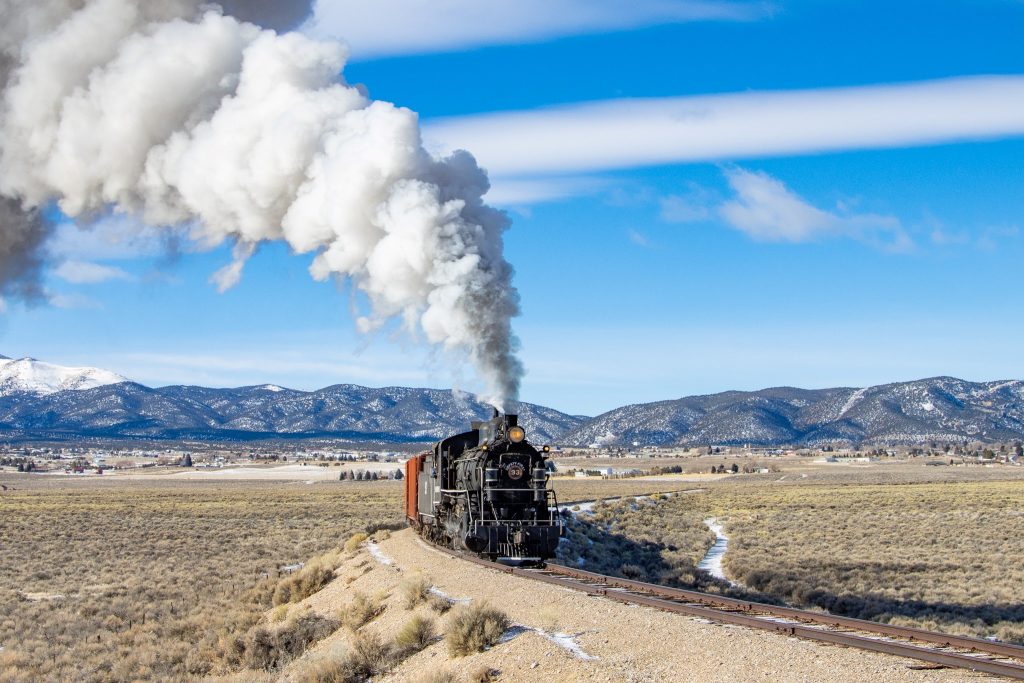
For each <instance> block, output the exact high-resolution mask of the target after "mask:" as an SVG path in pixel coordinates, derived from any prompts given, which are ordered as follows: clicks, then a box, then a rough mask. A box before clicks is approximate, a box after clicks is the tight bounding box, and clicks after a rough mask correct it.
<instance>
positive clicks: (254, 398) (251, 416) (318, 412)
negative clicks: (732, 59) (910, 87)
mask: <svg viewBox="0 0 1024 683" xmlns="http://www.w3.org/2000/svg"><path fill="white" fill-rule="evenodd" d="M490 412H491V409H490V407H489V406H487V405H485V404H483V403H481V402H480V401H478V400H477V399H476V398H475V397H474V396H472V395H468V394H462V393H458V392H453V391H447V390H440V389H413V388H406V387H384V388H370V387H363V386H357V385H354V384H337V385H334V386H330V387H325V388H323V389H318V390H316V391H298V390H295V389H286V388H284V387H279V386H276V385H273V384H263V385H259V386H250V387H238V388H233V389H211V388H207V387H196V386H169V387H161V388H157V389H154V388H150V387H146V386H143V385H141V384H137V383H135V382H132V381H129V380H127V379H125V378H124V377H122V376H120V375H118V374H116V373H113V372H110V371H108V370H102V369H99V368H68V367H63V366H59V365H53V364H50V363H44V362H41V361H37V360H34V359H31V358H22V359H20V360H11V359H9V358H6V357H0V439H12V440H21V439H36V440H44V439H45V440H73V439H77V438H83V437H93V438H100V439H165V440H169V439H206V440H240V441H241V440H256V439H273V438H310V439H316V438H337V439H346V440H351V441H385V442H393V443H399V442H429V441H434V440H436V439H439V438H442V437H444V436H448V435H450V434H454V433H457V432H461V431H464V430H465V429H467V428H468V426H469V423H470V421H472V420H478V419H482V418H487V417H489V416H490ZM510 412H518V413H519V420H520V423H521V424H523V426H524V427H525V428H526V430H527V433H528V434H529V438H530V439H531V440H532V441H534V442H535V443H559V444H564V445H572V446H590V445H594V444H600V445H630V444H634V443H636V444H641V445H742V444H751V445H759V446H779V445H789V444H793V445H816V444H823V443H839V442H853V443H859V442H869V443H924V442H928V441H933V440H934V441H1006V440H1014V439H1022V438H1024V381H1020V380H1010V381H1001V382H980V383H975V382H966V381H964V380H959V379H954V378H952V377H936V378H932V379H923V380H918V381H915V382H903V383H898V384H885V385H881V386H876V387H868V388H866V389H852V388H838V389H816V390H808V389H794V388H790V387H781V388H774V389H762V390H760V391H749V392H744V391H727V392H724V393H721V394H712V395H709V396H690V397H687V398H680V399H676V400H672V401H658V402H656V403H643V404H637V405H630V406H624V407H622V408H616V409H615V410H612V411H610V412H607V413H605V414H603V415H599V416H598V417H595V418H587V417H582V416H578V415H567V414H566V413H562V412H559V411H557V410H554V409H552V408H545V407H544V406H539V405H534V404H532V403H519V404H515V405H514V406H511V407H510Z"/></svg>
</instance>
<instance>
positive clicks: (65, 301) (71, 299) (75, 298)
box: [47, 292, 103, 310]
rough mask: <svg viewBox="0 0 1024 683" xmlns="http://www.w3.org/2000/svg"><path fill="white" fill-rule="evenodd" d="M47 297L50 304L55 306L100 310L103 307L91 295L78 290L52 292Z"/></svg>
mask: <svg viewBox="0 0 1024 683" xmlns="http://www.w3.org/2000/svg"><path fill="white" fill-rule="evenodd" d="M47 299H48V301H49V303H50V305H51V306H54V307H55V308H66V309H71V308H78V309H90V310H99V309H101V308H103V306H102V304H100V302H98V301H96V300H95V299H92V298H90V297H87V296H85V295H84V294H79V293H78V292H70V293H59V292H58V293H50V294H49V295H48V296H47Z"/></svg>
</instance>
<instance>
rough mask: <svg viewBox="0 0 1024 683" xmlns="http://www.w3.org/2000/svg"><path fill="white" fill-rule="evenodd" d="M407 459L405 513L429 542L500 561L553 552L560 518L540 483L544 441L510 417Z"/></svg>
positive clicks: (544, 472)
mask: <svg viewBox="0 0 1024 683" xmlns="http://www.w3.org/2000/svg"><path fill="white" fill-rule="evenodd" d="M470 427H471V428H470V430H469V431H468V432H464V433H462V434H456V435H455V436H450V437H448V438H447V439H443V440H441V441H438V442H437V443H436V444H434V447H433V448H432V449H431V450H430V451H428V452H426V453H422V454H420V455H417V456H415V457H413V458H411V459H410V460H409V461H408V462H407V463H406V470H405V487H406V488H405V491H406V496H405V514H406V517H407V518H408V521H409V524H410V525H411V526H413V527H415V528H416V529H417V530H418V531H419V533H420V534H421V535H422V536H424V537H425V538H426V539H427V540H429V541H431V542H432V543H437V544H440V545H445V546H448V547H451V548H455V549H456V550H468V551H470V552H473V553H477V554H478V555H480V556H482V557H488V558H490V559H491V560H496V561H498V562H502V563H505V564H515V565H524V564H533V565H539V564H543V563H544V561H545V560H547V559H549V558H551V557H554V554H555V548H556V547H557V546H558V539H559V538H560V537H561V534H562V524H561V520H560V518H559V515H558V501H557V499H556V498H555V492H554V491H552V490H551V489H550V488H549V486H548V467H547V464H548V460H547V457H546V454H547V453H548V452H549V450H550V449H549V448H548V446H543V447H542V448H541V449H539V450H538V449H537V448H535V447H534V446H532V445H531V444H530V443H529V441H527V439H526V431H525V430H524V429H523V428H522V427H521V426H519V424H518V418H517V416H516V415H507V414H506V415H501V414H499V413H498V411H497V410H495V411H494V417H493V418H492V419H490V420H487V421H480V422H473V423H471V425H470Z"/></svg>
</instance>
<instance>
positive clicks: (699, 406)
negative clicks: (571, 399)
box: [561, 377, 1024, 446]
mask: <svg viewBox="0 0 1024 683" xmlns="http://www.w3.org/2000/svg"><path fill="white" fill-rule="evenodd" d="M1021 438H1024V381H1020V380H1011V381H1000V382H966V381H964V380H960V379H955V378H952V377H935V378H931V379H922V380H918V381H914V382H902V383H897V384H884V385H880V386H875V387H868V388H865V389H852V388H838V389H819V390H807V389H793V388H790V387H781V388H775V389H762V390H760V391H749V392H744V391H727V392H724V393H721V394H712V395H708V396H690V397H688V398H680V399H677V400H673V401H658V402H656V403H643V404H637V405H630V406H624V407H622V408H616V409H615V410H612V411H610V412H607V413H604V414H603V415H599V416H597V417H595V418H593V419H591V420H588V421H587V422H585V423H583V424H582V425H580V426H579V427H578V428H576V429H575V430H573V431H571V432H569V433H568V434H566V435H565V436H564V437H563V438H562V439H561V441H562V442H563V443H565V444H570V445H577V446H588V445H593V444H607V445H627V444H633V443H637V444H642V445H670V444H678V445H711V444H720V445H742V444H751V445H761V446H774V445H784V444H802V445H815V444H822V443H835V442H855V443H856V442H872V443H907V444H911V443H924V442H928V441H932V440H935V441H1004V440H1013V439H1021Z"/></svg>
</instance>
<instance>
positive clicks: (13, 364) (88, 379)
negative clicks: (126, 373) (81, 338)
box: [0, 358, 128, 396]
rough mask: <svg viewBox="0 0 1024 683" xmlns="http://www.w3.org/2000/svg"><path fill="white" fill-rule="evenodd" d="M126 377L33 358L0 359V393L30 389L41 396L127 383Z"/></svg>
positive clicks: (100, 370) (5, 393)
mask: <svg viewBox="0 0 1024 683" xmlns="http://www.w3.org/2000/svg"><path fill="white" fill-rule="evenodd" d="M127 381H128V379H127V378H126V377H122V376H121V375H118V374H117V373H114V372H110V371H109V370H102V369H100V368H87V367H83V368H72V367H65V366H63V365H54V364H52V363H43V362H42V361H38V360H35V359H34V358H21V359H19V360H11V359H2V360H0V395H7V394H11V393H15V392H29V393H33V394H38V395H41V396H44V395H46V394H54V393H56V392H58V391H80V390H82V389H95V388H96V387H102V386H106V385H108V384H119V383H121V382H127Z"/></svg>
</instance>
